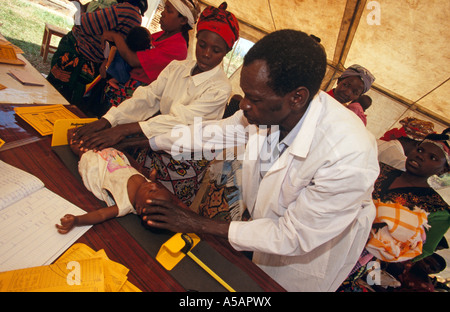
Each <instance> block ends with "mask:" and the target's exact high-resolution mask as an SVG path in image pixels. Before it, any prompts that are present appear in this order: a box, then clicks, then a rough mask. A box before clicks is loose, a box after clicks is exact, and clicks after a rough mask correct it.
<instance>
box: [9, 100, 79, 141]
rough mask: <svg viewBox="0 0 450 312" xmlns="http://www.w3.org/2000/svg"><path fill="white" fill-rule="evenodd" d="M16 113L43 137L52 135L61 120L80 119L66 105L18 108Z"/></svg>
mask: <svg viewBox="0 0 450 312" xmlns="http://www.w3.org/2000/svg"><path fill="white" fill-rule="evenodd" d="M14 111H15V112H16V114H17V115H18V116H19V117H20V118H22V119H23V120H25V121H26V122H27V123H29V124H30V125H31V126H32V127H33V128H34V129H36V130H37V131H38V132H39V133H40V134H41V135H49V134H52V133H53V126H54V124H55V122H56V121H57V120H59V119H77V118H79V117H78V116H76V115H75V114H74V113H72V112H71V111H69V110H68V109H67V108H65V107H64V105H48V106H27V107H16V108H15V109H14Z"/></svg>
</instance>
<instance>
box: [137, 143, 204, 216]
mask: <svg viewBox="0 0 450 312" xmlns="http://www.w3.org/2000/svg"><path fill="white" fill-rule="evenodd" d="M129 153H130V155H131V156H132V157H133V158H134V159H135V160H136V162H137V163H138V166H139V167H140V171H141V172H142V173H143V174H144V175H145V176H146V177H147V178H148V177H149V175H150V172H151V171H152V170H153V169H154V168H155V169H156V171H157V176H156V179H157V180H158V181H159V182H161V184H162V185H164V186H165V187H166V188H167V189H168V190H169V191H170V192H172V193H173V194H174V195H176V196H177V197H178V198H179V199H180V200H181V201H182V202H183V203H184V204H186V206H188V207H189V206H190V205H191V204H192V202H193V200H194V197H195V195H196V194H197V192H198V190H199V188H200V185H201V182H202V179H203V177H204V175H205V172H206V170H207V169H208V165H209V163H210V161H208V160H205V159H203V158H202V159H200V160H195V159H193V160H185V159H182V160H175V159H174V158H173V157H172V156H171V155H170V154H168V153H165V152H160V151H153V150H151V149H150V148H148V149H139V150H138V149H136V150H135V151H134V152H131V151H129Z"/></svg>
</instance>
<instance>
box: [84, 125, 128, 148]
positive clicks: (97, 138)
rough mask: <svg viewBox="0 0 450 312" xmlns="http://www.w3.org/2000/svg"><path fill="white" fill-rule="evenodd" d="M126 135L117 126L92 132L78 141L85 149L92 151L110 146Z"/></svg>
mask: <svg viewBox="0 0 450 312" xmlns="http://www.w3.org/2000/svg"><path fill="white" fill-rule="evenodd" d="M125 137H126V136H125V135H124V133H123V131H121V128H120V127H119V126H117V127H113V128H110V129H105V130H101V131H98V132H94V133H92V134H91V135H89V136H85V139H84V140H82V141H81V142H80V146H81V148H82V149H85V150H94V152H96V151H99V150H102V149H104V148H107V147H111V146H114V145H116V144H117V143H119V142H120V141H122V140H123V139H124V138H125Z"/></svg>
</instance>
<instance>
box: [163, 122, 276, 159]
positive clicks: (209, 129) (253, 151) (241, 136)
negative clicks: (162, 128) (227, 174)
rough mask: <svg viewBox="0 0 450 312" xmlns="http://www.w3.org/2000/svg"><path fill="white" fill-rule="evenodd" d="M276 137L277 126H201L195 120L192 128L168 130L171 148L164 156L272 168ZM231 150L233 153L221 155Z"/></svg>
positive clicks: (177, 127)
mask: <svg viewBox="0 0 450 312" xmlns="http://www.w3.org/2000/svg"><path fill="white" fill-rule="evenodd" d="M268 134H270V135H268ZM278 136H279V127H278V126H270V127H268V126H259V127H256V126H254V125H248V126H243V125H241V124H238V125H234V124H232V125H229V124H228V125H219V124H217V123H214V122H206V123H202V118H200V117H196V118H194V124H193V125H191V126H187V125H178V126H176V127H174V128H173V129H172V131H171V132H170V137H171V141H172V143H173V144H172V145H171V146H170V150H166V152H168V153H170V154H171V155H172V157H173V158H174V159H175V160H202V159H205V160H213V159H217V160H233V159H238V160H260V161H261V163H262V164H263V163H268V164H272V163H273V162H274V160H276V159H277V158H278V156H279V147H278V144H277V143H278ZM250 137H252V140H249V138H250ZM167 148H168V147H167ZM231 148H232V149H233V153H222V151H223V150H226V149H231Z"/></svg>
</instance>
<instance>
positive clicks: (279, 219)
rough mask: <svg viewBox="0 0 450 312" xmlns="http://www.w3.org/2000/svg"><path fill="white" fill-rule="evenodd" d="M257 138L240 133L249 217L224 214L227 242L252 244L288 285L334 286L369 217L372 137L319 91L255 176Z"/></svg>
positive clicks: (259, 259) (159, 141)
mask: <svg viewBox="0 0 450 312" xmlns="http://www.w3.org/2000/svg"><path fill="white" fill-rule="evenodd" d="M219 123H221V124H222V125H225V124H233V123H235V124H236V123H237V124H239V123H241V124H242V125H243V126H245V125H246V120H245V117H243V115H242V112H241V111H240V112H237V113H236V114H235V115H233V116H231V117H230V118H228V119H226V120H223V121H219ZM207 124H208V123H205V125H207ZM196 133H198V132H196ZM233 135H234V137H238V138H241V139H242V138H244V137H245V136H244V135H241V136H237V135H236V134H235V133H234V134H233ZM222 136H226V134H224V133H222ZM215 137H216V138H218V137H219V135H218V132H217V131H216V133H215ZM264 138H265V131H259V133H257V132H255V133H250V135H249V137H248V141H247V146H246V158H245V159H244V161H243V168H242V184H243V185H242V189H243V191H242V192H243V201H244V203H245V204H246V206H247V208H248V210H249V212H250V214H251V216H252V221H247V222H244V221H233V222H231V224H230V228H229V235H228V238H229V242H230V243H231V245H232V246H233V247H234V248H235V249H237V250H252V251H254V255H253V261H254V262H255V263H256V264H257V265H258V266H260V267H261V268H262V269H263V270H264V271H265V272H266V273H268V275H270V276H271V277H272V278H273V279H274V280H275V281H277V282H278V283H279V284H280V285H282V286H283V287H285V288H286V289H287V290H288V291H335V290H336V289H337V288H338V287H339V285H340V284H341V283H342V282H343V281H344V280H345V278H346V277H347V276H348V274H349V273H350V271H351V269H352V268H353V266H354V265H355V263H356V261H357V260H358V258H359V256H360V254H361V252H362V250H363V248H364V246H365V244H366V241H367V238H368V235H369V231H370V229H371V225H372V222H373V220H374V218H375V207H374V205H373V202H372V190H373V184H374V182H375V180H376V178H377V177H378V174H379V165H378V161H377V147H376V142H375V138H374V137H373V136H372V135H371V134H370V133H369V132H368V131H367V130H366V128H365V127H364V125H363V124H362V123H361V120H359V119H358V117H357V116H356V115H355V114H354V113H352V112H351V111H349V110H348V109H346V108H345V107H343V106H342V105H341V104H339V103H338V102H337V101H336V100H334V99H333V98H331V97H330V96H329V95H327V94H326V93H324V92H320V93H319V94H318V95H317V96H316V97H315V98H314V99H313V101H312V102H311V103H310V108H309V110H308V112H307V113H306V116H305V119H304V121H303V125H302V126H301V128H300V130H299V133H298V135H297V136H296V138H295V140H294V142H293V143H292V144H291V146H289V147H288V148H287V150H286V151H285V152H284V153H283V154H282V155H281V156H280V158H279V159H278V160H277V161H276V162H275V163H274V165H273V166H272V167H271V169H270V170H269V171H268V172H267V173H266V175H265V176H264V178H263V179H261V177H260V170H259V159H256V160H254V159H255V157H256V158H257V157H258V155H259V153H258V148H260V147H261V146H262V143H261V142H262V141H263V140H264ZM204 140H205V139H204ZM206 140H207V141H208V142H210V143H211V139H210V138H209V139H206ZM194 142H195V141H194ZM197 142H198V139H197ZM217 142H219V140H217ZM255 142H258V143H255ZM152 144H154V145H153V147H154V148H155V147H156V146H157V147H160V148H162V149H165V150H166V151H170V150H171V148H172V147H173V146H172V145H173V144H183V145H184V147H186V146H189V143H186V142H184V143H181V142H180V141H179V139H178V140H177V139H176V138H172V139H171V136H170V135H165V136H162V137H156V138H155V140H154V141H153V143H152ZM155 145H156V146H155ZM195 147H198V145H195V146H194V148H195ZM216 148H217V147H216ZM252 159H253V160H252Z"/></svg>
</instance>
